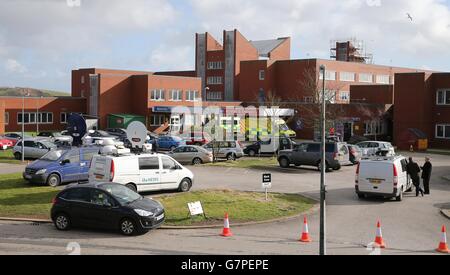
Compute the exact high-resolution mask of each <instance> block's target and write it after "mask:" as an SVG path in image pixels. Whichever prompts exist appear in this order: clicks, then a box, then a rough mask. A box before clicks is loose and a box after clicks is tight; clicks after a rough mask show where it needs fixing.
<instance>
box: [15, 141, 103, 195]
mask: <svg viewBox="0 0 450 275" xmlns="http://www.w3.org/2000/svg"><path fill="white" fill-rule="evenodd" d="M99 151H100V148H98V147H82V148H74V149H70V150H52V151H50V152H49V153H47V154H46V155H45V156H43V157H42V158H40V159H39V160H37V161H35V162H33V163H31V164H30V165H28V166H27V167H26V168H25V171H24V173H23V178H24V179H25V180H27V181H29V182H31V183H37V184H47V185H49V186H52V187H56V186H59V185H61V184H63V183H70V182H84V181H87V180H88V178H89V165H90V162H91V160H92V157H93V156H94V155H97V154H98V152H99Z"/></svg>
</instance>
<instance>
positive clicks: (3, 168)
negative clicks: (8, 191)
mask: <svg viewBox="0 0 450 275" xmlns="http://www.w3.org/2000/svg"><path fill="white" fill-rule="evenodd" d="M25 167H26V165H23V164H7V163H0V175H4V174H14V173H22V172H23V171H24V170H25Z"/></svg>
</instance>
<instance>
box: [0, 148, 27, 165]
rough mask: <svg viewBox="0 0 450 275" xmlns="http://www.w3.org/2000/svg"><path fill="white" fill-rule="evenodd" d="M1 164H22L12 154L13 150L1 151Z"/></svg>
mask: <svg viewBox="0 0 450 275" xmlns="http://www.w3.org/2000/svg"><path fill="white" fill-rule="evenodd" d="M0 163H8V164H21V163H22V162H21V161H20V160H16V159H15V158H14V155H13V153H12V150H11V149H9V150H4V151H3V150H0Z"/></svg>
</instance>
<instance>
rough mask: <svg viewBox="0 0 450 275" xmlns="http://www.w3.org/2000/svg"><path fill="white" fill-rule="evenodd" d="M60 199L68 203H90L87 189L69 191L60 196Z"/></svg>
mask: <svg viewBox="0 0 450 275" xmlns="http://www.w3.org/2000/svg"><path fill="white" fill-rule="evenodd" d="M62 198H63V199H65V200H68V201H78V202H90V201H91V197H90V191H89V189H87V188H77V189H71V190H68V191H67V192H65V193H64V194H63V195H62Z"/></svg>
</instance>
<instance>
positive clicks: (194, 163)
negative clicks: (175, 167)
mask: <svg viewBox="0 0 450 275" xmlns="http://www.w3.org/2000/svg"><path fill="white" fill-rule="evenodd" d="M202 163H203V161H202V159H201V158H195V159H194V160H193V161H192V164H193V165H200V164H202Z"/></svg>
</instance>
